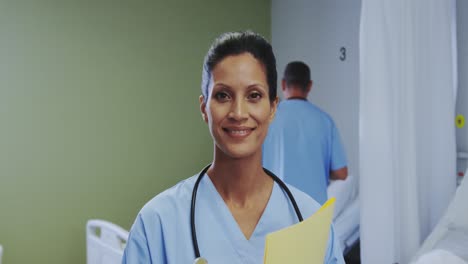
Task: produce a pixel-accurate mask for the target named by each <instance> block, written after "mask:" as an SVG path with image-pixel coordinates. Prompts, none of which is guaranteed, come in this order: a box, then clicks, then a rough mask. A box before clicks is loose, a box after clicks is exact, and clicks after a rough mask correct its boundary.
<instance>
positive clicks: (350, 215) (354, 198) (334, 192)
mask: <svg viewBox="0 0 468 264" xmlns="http://www.w3.org/2000/svg"><path fill="white" fill-rule="evenodd" d="M357 189H358V188H357V180H356V177H353V176H352V175H350V176H348V178H347V179H346V180H344V181H340V180H337V181H332V182H331V183H330V185H329V186H328V190H327V192H328V197H335V199H336V202H335V212H334V215H333V222H334V226H335V233H336V234H337V236H338V239H339V241H340V245H341V249H342V250H343V252H347V251H348V250H349V249H350V247H351V246H352V245H353V244H354V243H355V242H356V241H357V240H358V239H359V222H360V220H359V219H360V212H359V197H358V190H357Z"/></svg>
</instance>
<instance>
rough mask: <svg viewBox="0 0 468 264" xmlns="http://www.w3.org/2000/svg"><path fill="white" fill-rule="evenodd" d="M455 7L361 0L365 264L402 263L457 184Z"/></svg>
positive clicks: (438, 0)
mask: <svg viewBox="0 0 468 264" xmlns="http://www.w3.org/2000/svg"><path fill="white" fill-rule="evenodd" d="M454 21H455V0H362V9H361V25H360V109H359V111H360V128H359V129H360V135H359V138H360V140H359V141H360V142H359V144H360V145H359V148H360V173H361V177H360V199H361V258H362V263H364V264H374V263H388V264H391V263H400V264H402V263H403V264H404V263H408V262H409V261H410V259H411V258H412V257H413V255H414V254H415V253H416V251H417V249H418V248H419V246H420V245H421V243H422V241H423V240H424V238H425V237H426V236H427V235H428V234H429V232H430V231H431V229H432V228H433V227H434V225H435V224H436V223H437V221H438V219H439V218H440V217H441V215H442V214H443V212H444V210H445V209H446V207H447V205H448V203H449V201H450V199H451V197H452V195H453V193H454V191H455V185H456V177H455V173H456V172H455V171H456V150H455V126H454V111H455V100H454V99H455V86H454V85H455V83H456V80H455V78H456V60H455V56H456V50H455V49H456V45H455V40H456V38H455V37H454V36H455V34H456V31H455V24H454Z"/></svg>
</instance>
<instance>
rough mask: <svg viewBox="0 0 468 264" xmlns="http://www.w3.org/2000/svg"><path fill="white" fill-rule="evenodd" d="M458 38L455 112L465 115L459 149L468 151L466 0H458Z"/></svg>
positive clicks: (467, 26) (467, 11)
mask: <svg viewBox="0 0 468 264" xmlns="http://www.w3.org/2000/svg"><path fill="white" fill-rule="evenodd" d="M457 38H458V44H457V45H458V95H457V107H456V112H455V113H456V114H462V115H464V116H465V127H463V128H457V129H456V131H457V132H456V133H457V150H458V151H465V152H468V1H466V0H458V1H457ZM463 166H466V164H463ZM459 169H460V168H459Z"/></svg>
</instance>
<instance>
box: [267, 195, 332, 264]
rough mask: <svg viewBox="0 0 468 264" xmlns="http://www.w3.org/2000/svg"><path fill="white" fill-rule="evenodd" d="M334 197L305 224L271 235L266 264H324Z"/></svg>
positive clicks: (268, 241) (269, 236)
mask: <svg viewBox="0 0 468 264" xmlns="http://www.w3.org/2000/svg"><path fill="white" fill-rule="evenodd" d="M334 206H335V198H330V199H329V200H328V201H327V202H326V203H325V204H324V205H323V206H322V207H321V208H320V209H319V210H318V211H317V212H315V213H314V214H313V215H312V216H310V217H309V218H307V219H305V220H304V221H302V222H300V223H298V224H295V225H292V226H289V227H286V228H284V229H281V230H279V231H276V232H273V233H271V234H268V235H267V237H266V242H265V255H264V259H263V263H264V264H285V263H294V264H322V263H323V262H324V259H325V253H326V250H327V245H328V238H329V234H330V225H331V221H332V217H333V208H334Z"/></svg>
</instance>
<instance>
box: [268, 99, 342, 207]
mask: <svg viewBox="0 0 468 264" xmlns="http://www.w3.org/2000/svg"><path fill="white" fill-rule="evenodd" d="M263 166H264V167H265V168H267V169H269V170H271V171H272V172H273V173H275V174H276V175H278V177H279V178H281V179H282V180H284V181H285V182H287V183H289V184H291V185H293V186H295V187H297V188H299V189H300V190H301V191H304V192H305V193H307V194H308V195H310V196H311V197H312V198H314V199H315V200H316V201H317V202H319V203H320V204H323V203H324V202H326V201H327V200H328V195H327V187H328V183H329V177H330V171H332V170H337V169H341V168H343V167H345V166H347V161H346V155H345V152H344V148H343V145H342V143H341V139H340V135H339V133H338V129H337V128H336V126H335V123H334V122H333V119H332V118H331V117H330V116H329V115H328V114H327V113H325V112H324V111H322V110H320V109H319V108H318V107H316V106H315V105H313V104H312V103H310V102H308V101H306V100H300V99H292V100H286V101H283V102H281V103H280V104H279V105H278V109H277V111H276V116H275V119H274V120H273V122H272V123H271V124H270V127H269V129H268V134H267V137H266V139H265V141H264V143H263Z"/></svg>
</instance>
